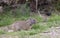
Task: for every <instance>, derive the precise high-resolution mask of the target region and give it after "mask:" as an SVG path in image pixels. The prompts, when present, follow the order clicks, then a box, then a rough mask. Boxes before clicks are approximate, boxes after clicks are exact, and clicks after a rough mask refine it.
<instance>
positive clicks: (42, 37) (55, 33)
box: [0, 27, 60, 38]
mask: <svg viewBox="0 0 60 38" xmlns="http://www.w3.org/2000/svg"><path fill="white" fill-rule="evenodd" d="M0 38H60V27H52V28H50V29H49V30H47V31H45V32H43V33H39V34H35V35H31V36H30V35H27V36H18V35H14V36H12V35H0Z"/></svg>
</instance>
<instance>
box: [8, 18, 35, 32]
mask: <svg viewBox="0 0 60 38" xmlns="http://www.w3.org/2000/svg"><path fill="white" fill-rule="evenodd" d="M35 23H36V20H35V19H28V20H26V21H16V22H14V23H13V24H12V25H9V27H8V28H9V30H13V31H20V30H29V29H31V28H32V24H35Z"/></svg>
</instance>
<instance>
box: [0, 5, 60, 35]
mask: <svg viewBox="0 0 60 38" xmlns="http://www.w3.org/2000/svg"><path fill="white" fill-rule="evenodd" d="M24 6H25V7H24ZM24 6H21V8H20V9H18V8H17V9H16V12H15V14H13V13H12V12H11V11H8V12H7V13H6V14H3V15H0V19H1V20H0V27H1V26H7V25H10V24H12V23H13V22H15V21H18V20H26V19H28V18H29V17H32V18H35V19H36V20H37V22H38V23H36V24H34V25H33V27H32V29H31V30H28V31H25V30H22V31H17V32H11V33H8V32H6V33H5V32H4V31H0V34H4V33H5V34H6V35H35V34H38V33H40V32H43V31H45V30H47V29H48V28H50V27H52V26H59V25H60V16H59V15H56V14H52V16H51V17H50V18H49V19H48V21H47V22H42V21H43V20H42V18H41V17H40V16H39V15H36V14H35V15H34V14H33V15H32V16H30V15H29V14H30V10H29V8H26V5H24ZM23 10H24V11H23Z"/></svg>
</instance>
